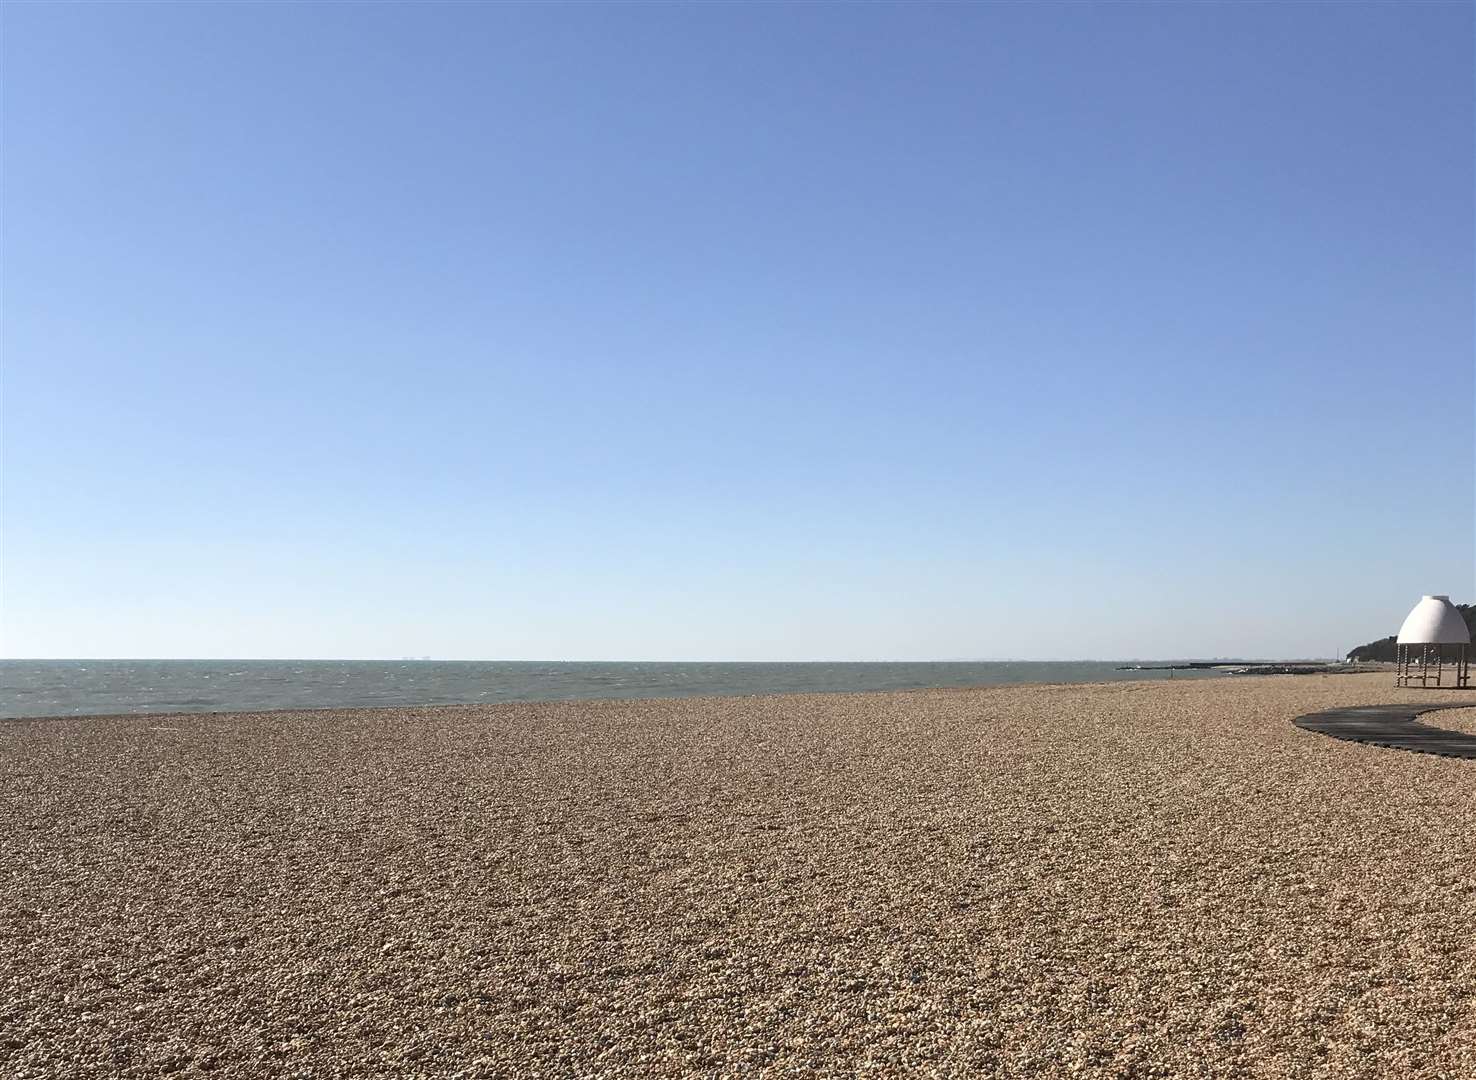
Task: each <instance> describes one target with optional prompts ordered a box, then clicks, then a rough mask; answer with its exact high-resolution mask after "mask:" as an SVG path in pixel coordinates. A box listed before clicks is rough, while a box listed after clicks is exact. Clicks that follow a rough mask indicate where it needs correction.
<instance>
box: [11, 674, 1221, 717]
mask: <svg viewBox="0 0 1476 1080" xmlns="http://www.w3.org/2000/svg"><path fill="white" fill-rule="evenodd" d="M1155 662H1156V663H1166V662H1167V661H1144V663H1145V664H1146V663H1155ZM1119 667H1120V665H1119V663H1117V662H1114V661H958V662H934V663H901V662H899V663H680V664H660V663H594V662H567V663H564V662H561V663H543V662H536V661H482V660H400V661H389V662H383V661H368V660H362V661H361V660H0V718H9V719H14V718H18V717H34V716H98V715H114V714H123V713H179V712H231V711H238V710H251V711H255V710H263V709H331V708H339V707H356V706H395V705H481V704H491V703H498V702H509V701H574V700H589V699H597V698H677V697H709V696H712V697H731V696H740V695H745V694H789V693H829V692H835V691H857V690H915V689H920V688H926V687H968V686H1003V685H1009V684H1012V683H1084V682H1113V681H1118V680H1125V679H1166V678H1180V679H1182V678H1216V677H1219V676H1218V675H1217V674H1216V673H1213V672H1204V671H1134V670H1126V671H1125V670H1119Z"/></svg>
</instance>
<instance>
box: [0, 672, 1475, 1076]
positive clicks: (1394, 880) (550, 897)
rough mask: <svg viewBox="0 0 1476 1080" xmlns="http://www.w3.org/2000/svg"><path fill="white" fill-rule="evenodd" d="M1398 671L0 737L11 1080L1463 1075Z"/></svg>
mask: <svg viewBox="0 0 1476 1080" xmlns="http://www.w3.org/2000/svg"><path fill="white" fill-rule="evenodd" d="M1392 681H1393V680H1392V678H1391V677H1390V676H1388V675H1386V674H1377V675H1337V676H1312V677H1281V678H1245V679H1229V678H1227V679H1217V680H1201V681H1177V682H1154V683H1115V684H1098V685H1076V686H1025V687H1005V688H990V689H981V690H964V691H958V690H948V691H917V692H909V693H895V694H832V695H809V696H803V695H795V696H772V697H748V698H723V699H687V700H668V701H631V702H577V703H560V704H542V705H507V706H491V707H480V706H478V707H465V708H427V709H381V710H345V711H330V712H299V713H261V714H232V715H215V716H152V717H122V718H119V717H113V718H88V719H80V720H36V721H10V722H0V798H3V806H0V1076H3V1077H6V1078H16V1080H18V1078H30V1077H103V1076H127V1077H156V1076H160V1075H163V1074H166V1073H167V1074H173V1075H184V1076H189V1075H210V1076H214V1077H266V1076H304V1077H314V1078H330V1077H339V1076H376V1077H380V1076H382V1077H402V1076H411V1077H413V1076H426V1077H451V1076H464V1077H480V1076H485V1077H501V1076H549V1077H555V1076H557V1077H563V1076H571V1077H572V1076H596V1075H626V1076H678V1075H682V1076H685V1075H692V1076H735V1077H736V1076H758V1075H775V1076H778V1075H787V1076H793V1075H825V1076H852V1075H897V1074H908V1075H919V1076H934V1075H938V1076H1017V1077H1033V1076H1067V1075H1084V1076H1093V1075H1096V1076H1121V1077H1151V1076H1161V1077H1242V1076H1251V1077H1369V1078H1375V1077H1379V1078H1382V1077H1401V1076H1412V1077H1450V1078H1459V1080H1468V1078H1470V1077H1472V1076H1476V762H1470V761H1458V760H1449V759H1443V758H1437V757H1430V756H1424V755H1415V754H1409V753H1401V752H1397V751H1391V750H1384V749H1379V748H1376V747H1367V746H1362V745H1358V744H1354V743H1347V742H1338V741H1335V740H1333V739H1329V738H1325V737H1322V736H1319V735H1316V734H1313V733H1309V732H1306V731H1301V730H1298V729H1297V728H1295V727H1293V726H1292V724H1291V722H1290V721H1291V719H1292V718H1293V717H1294V716H1296V715H1298V714H1300V713H1304V712H1310V711H1313V710H1317V709H1325V708H1332V707H1336V706H1342V705H1356V704H1382V703H1390V702H1396V701H1415V702H1429V701H1433V700H1470V701H1472V703H1473V704H1476V694H1470V693H1468V694H1465V695H1459V694H1457V693H1456V692H1453V691H1418V690H1397V689H1395V688H1394V687H1393V686H1392ZM1473 715H1476V714H1469V713H1468V714H1464V715H1462V714H1455V713H1452V714H1448V716H1445V715H1443V714H1440V713H1436V714H1433V715H1431V716H1428V717H1426V721H1427V722H1429V723H1431V724H1434V725H1441V724H1443V723H1446V722H1447V720H1448V723H1446V726H1452V727H1455V726H1459V725H1460V724H1466V725H1469V724H1470V723H1471V717H1472V716H1473Z"/></svg>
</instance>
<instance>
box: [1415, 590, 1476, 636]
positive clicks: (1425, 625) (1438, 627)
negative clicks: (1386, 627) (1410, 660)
mask: <svg viewBox="0 0 1476 1080" xmlns="http://www.w3.org/2000/svg"><path fill="white" fill-rule="evenodd" d="M1399 644H1400V645H1469V644H1471V631H1470V630H1468V629H1467V628H1466V620H1465V619H1463V618H1461V613H1460V612H1459V611H1457V610H1456V606H1455V605H1454V604H1452V603H1451V602H1450V597H1448V596H1422V597H1420V602H1419V603H1418V604H1416V605H1415V606H1414V608H1413V609H1412V610H1411V611H1410V613H1409V614H1408V615H1406V616H1405V617H1404V625H1403V626H1401V627H1400V628H1399Z"/></svg>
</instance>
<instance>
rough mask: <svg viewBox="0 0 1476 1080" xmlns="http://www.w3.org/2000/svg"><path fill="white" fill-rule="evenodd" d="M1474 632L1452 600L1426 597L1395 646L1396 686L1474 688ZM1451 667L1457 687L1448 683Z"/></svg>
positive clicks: (1407, 621)
mask: <svg viewBox="0 0 1476 1080" xmlns="http://www.w3.org/2000/svg"><path fill="white" fill-rule="evenodd" d="M1470 649H1471V631H1470V630H1469V629H1467V627H1466V620H1465V619H1463V618H1462V617H1461V613H1460V612H1459V611H1458V610H1456V606H1455V605H1454V604H1452V603H1451V602H1450V597H1448V596H1422V597H1420V602H1419V603H1418V604H1416V605H1415V606H1414V608H1413V609H1412V610H1411V611H1410V613H1409V614H1408V615H1407V616H1406V617H1405V619H1404V625H1403V626H1401V627H1400V628H1399V637H1398V638H1396V639H1395V646H1394V661H1395V673H1394V685H1395V686H1415V685H1419V686H1424V687H1428V686H1430V685H1431V680H1432V679H1433V680H1434V685H1435V686H1437V687H1440V686H1445V687H1449V686H1452V685H1454V686H1455V687H1457V688H1458V689H1465V688H1466V687H1468V686H1470V685H1471V662H1470V656H1469V653H1470ZM1447 664H1448V665H1449V668H1450V674H1451V677H1452V678H1453V679H1454V680H1455V681H1454V683H1447V682H1446V681H1445V674H1446V666H1447Z"/></svg>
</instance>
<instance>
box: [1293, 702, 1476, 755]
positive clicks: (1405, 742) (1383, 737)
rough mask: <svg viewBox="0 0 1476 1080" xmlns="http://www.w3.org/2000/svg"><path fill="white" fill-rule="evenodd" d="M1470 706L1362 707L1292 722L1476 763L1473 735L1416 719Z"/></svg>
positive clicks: (1335, 735)
mask: <svg viewBox="0 0 1476 1080" xmlns="http://www.w3.org/2000/svg"><path fill="white" fill-rule="evenodd" d="M1472 705H1476V701H1471V702H1451V703H1450V704H1442V705H1364V706H1361V707H1359V708H1356V709H1329V710H1327V712H1316V713H1308V714H1307V715H1306V716H1299V717H1297V718H1296V719H1295V720H1293V721H1292V723H1293V724H1296V725H1297V727H1299V728H1306V729H1307V730H1308V731H1317V732H1320V733H1322V734H1323V735H1331V736H1332V737H1333V738H1334V739H1347V740H1349V741H1350V742H1360V743H1368V744H1369V745H1370V746H1387V747H1389V748H1390V749H1393V750H1413V751H1415V752H1416V753H1420V754H1439V755H1440V756H1441V757H1457V758H1470V759H1472V760H1476V735H1466V734H1464V733H1462V732H1459V731H1444V730H1442V729H1440V728H1433V727H1426V726H1425V725H1424V724H1421V723H1418V722H1417V721H1416V719H1415V718H1416V717H1418V716H1420V715H1421V714H1423V713H1427V712H1434V711H1435V710H1436V709H1466V708H1470V707H1471V706H1472Z"/></svg>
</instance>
